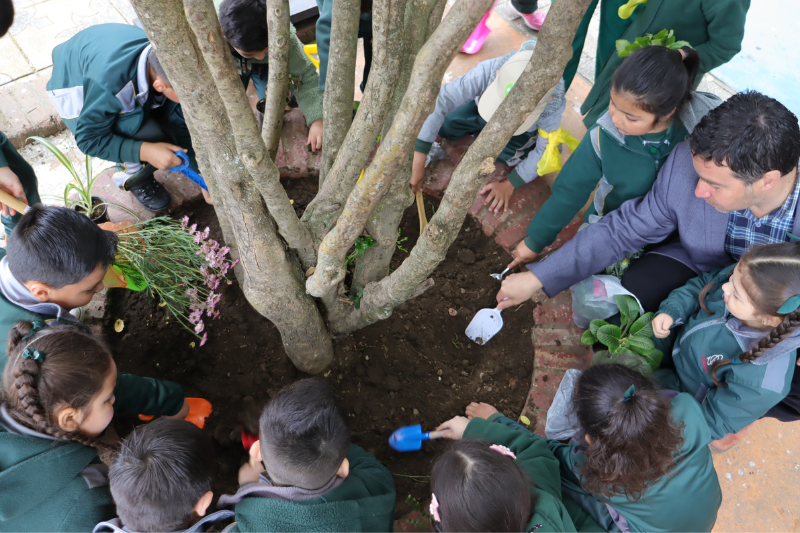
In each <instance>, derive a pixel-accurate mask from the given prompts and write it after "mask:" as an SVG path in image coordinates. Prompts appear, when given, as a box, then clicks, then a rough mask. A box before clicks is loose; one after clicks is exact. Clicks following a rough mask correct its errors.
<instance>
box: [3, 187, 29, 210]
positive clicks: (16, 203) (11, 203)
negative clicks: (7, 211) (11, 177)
mask: <svg viewBox="0 0 800 533" xmlns="http://www.w3.org/2000/svg"><path fill="white" fill-rule="evenodd" d="M0 203H3V204H6V205H7V206H8V207H10V208H11V209H13V210H14V211H16V212H17V213H27V212H28V209H30V206H29V205H27V204H26V203H24V202H23V201H22V200H17V199H16V198H14V197H13V196H11V195H10V194H8V193H7V192H5V191H0Z"/></svg>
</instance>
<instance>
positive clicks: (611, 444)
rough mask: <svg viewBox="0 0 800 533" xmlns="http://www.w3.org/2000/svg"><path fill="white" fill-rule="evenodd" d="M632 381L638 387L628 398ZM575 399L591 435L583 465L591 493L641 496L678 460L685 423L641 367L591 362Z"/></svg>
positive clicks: (582, 476)
mask: <svg viewBox="0 0 800 533" xmlns="http://www.w3.org/2000/svg"><path fill="white" fill-rule="evenodd" d="M631 385H634V386H635V389H636V392H635V393H634V395H633V397H632V398H630V399H629V400H627V401H626V400H624V399H623V396H624V395H625V392H626V391H627V390H628V389H629V388H630V386H631ZM574 402H575V403H574V406H575V411H576V414H577V416H578V421H579V422H580V423H581V426H582V427H583V428H584V430H585V431H586V434H587V435H588V436H589V437H590V439H591V444H589V445H588V447H587V448H586V450H585V452H584V455H585V457H586V462H585V463H584V465H583V466H582V468H581V471H580V479H581V484H582V485H583V488H584V489H586V490H587V491H589V492H590V493H592V494H602V495H603V496H606V497H611V496H614V495H616V494H624V495H625V496H626V497H627V498H628V499H629V500H631V501H634V500H638V499H639V498H641V497H642V494H643V493H644V492H645V490H646V489H647V487H648V486H649V485H650V484H651V483H652V482H654V481H656V480H658V479H661V478H662V477H663V476H665V475H667V474H669V473H670V471H672V470H673V469H674V468H675V466H676V465H677V462H678V457H677V452H678V449H679V448H680V446H681V444H682V443H683V427H684V426H683V425H682V424H678V423H676V422H675V421H674V420H673V419H672V417H671V415H670V400H669V399H668V398H667V397H666V396H662V395H661V394H660V393H659V390H658V388H657V387H656V385H655V384H654V383H653V382H652V381H650V380H649V379H647V378H646V377H644V376H643V375H641V374H640V373H639V372H636V371H635V370H631V369H630V368H627V367H625V366H622V365H619V364H607V365H598V366H593V367H590V368H589V369H587V370H586V371H585V372H584V373H583V374H582V375H581V377H580V378H579V379H578V383H577V385H576V392H575V401H574Z"/></svg>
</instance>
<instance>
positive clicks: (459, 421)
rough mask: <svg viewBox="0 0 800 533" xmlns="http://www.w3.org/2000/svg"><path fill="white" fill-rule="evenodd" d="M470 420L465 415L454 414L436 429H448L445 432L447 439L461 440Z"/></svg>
mask: <svg viewBox="0 0 800 533" xmlns="http://www.w3.org/2000/svg"><path fill="white" fill-rule="evenodd" d="M467 424H469V420H467V417H465V416H454V417H453V418H451V419H450V420H448V421H447V422H445V423H443V424H441V425H440V426H439V427H438V428H436V431H446V432H447V433H445V434H444V438H445V439H453V440H461V437H463V436H464V430H465V429H467Z"/></svg>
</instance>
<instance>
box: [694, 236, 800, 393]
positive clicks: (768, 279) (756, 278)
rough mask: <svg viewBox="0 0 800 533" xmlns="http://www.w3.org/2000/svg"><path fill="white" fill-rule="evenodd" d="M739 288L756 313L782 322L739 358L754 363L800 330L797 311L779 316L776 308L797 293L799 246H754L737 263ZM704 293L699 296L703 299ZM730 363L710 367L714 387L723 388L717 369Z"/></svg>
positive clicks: (799, 271) (798, 284)
mask: <svg viewBox="0 0 800 533" xmlns="http://www.w3.org/2000/svg"><path fill="white" fill-rule="evenodd" d="M739 268H741V278H742V285H744V289H745V291H746V292H747V295H748V297H749V298H750V301H751V302H752V304H753V307H754V308H755V311H756V313H758V314H760V315H764V316H776V317H781V318H782V319H783V320H782V321H781V323H780V324H778V325H777V326H775V327H774V328H772V330H771V331H770V332H769V333H768V334H767V335H766V336H765V337H764V338H762V339H761V340H760V341H758V343H757V344H756V345H755V346H753V347H752V348H750V349H749V350H747V351H746V352H744V353H743V354H742V355H740V356H739V360H740V361H741V362H743V363H750V362H752V361H755V360H756V359H758V358H759V357H761V356H762V355H764V353H765V352H766V351H767V350H769V349H770V348H774V347H775V346H777V345H778V344H779V343H780V342H781V341H783V340H784V339H785V338H787V337H789V336H791V335H792V334H793V333H794V331H795V330H796V329H797V328H798V327H800V309H796V310H794V311H792V312H791V313H788V314H781V313H779V312H778V309H780V307H781V306H782V305H783V304H784V303H786V300H788V299H789V298H791V297H792V296H795V295H797V294H800V244H797V243H793V242H785V243H779V244H768V245H764V246H757V247H755V248H752V249H751V250H749V251H748V252H747V253H745V254H744V255H743V256H742V258H741V259H740V260H739ZM704 296H705V294H702V293H701V300H700V301H701V305H702V297H704ZM729 364H731V360H730V359H720V360H719V361H715V362H714V364H713V365H711V370H710V371H709V375H710V376H711V379H712V380H713V381H714V383H715V384H716V385H717V387H722V388H726V387H727V386H728V384H727V383H725V382H724V381H720V380H719V378H717V370H719V368H720V367H722V366H725V365H729Z"/></svg>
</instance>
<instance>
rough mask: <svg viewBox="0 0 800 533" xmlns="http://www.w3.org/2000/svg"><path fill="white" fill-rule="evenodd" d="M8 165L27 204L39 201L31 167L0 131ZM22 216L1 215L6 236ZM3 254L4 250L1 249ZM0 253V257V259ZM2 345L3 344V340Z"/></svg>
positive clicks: (0, 151)
mask: <svg viewBox="0 0 800 533" xmlns="http://www.w3.org/2000/svg"><path fill="white" fill-rule="evenodd" d="M3 167H8V168H9V169H10V170H11V171H12V172H13V173H14V174H16V175H17V177H18V178H19V181H20V183H22V188H23V190H24V191H25V196H27V197H28V205H35V204H38V203H40V202H41V199H40V198H39V189H38V184H37V181H36V174H35V173H34V172H33V168H32V167H31V166H30V165H29V164H28V162H27V161H25V160H24V159H23V158H22V156H21V155H19V152H17V149H16V148H14V145H13V144H11V141H9V140H8V137H6V136H5V134H3V132H2V131H0V168H3ZM20 218H22V213H17V214H16V215H14V216H13V217H6V216H4V217H3V225H4V226H5V228H6V236H8V235H10V234H11V232H12V231H13V229H14V226H16V225H17V222H19V219H20ZM3 255H5V250H4V251H3ZM2 257H3V256H2V255H0V259H2ZM2 346H5V342H3V344H2Z"/></svg>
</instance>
